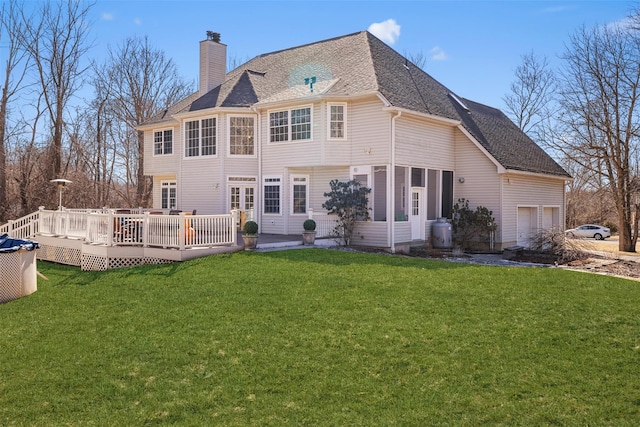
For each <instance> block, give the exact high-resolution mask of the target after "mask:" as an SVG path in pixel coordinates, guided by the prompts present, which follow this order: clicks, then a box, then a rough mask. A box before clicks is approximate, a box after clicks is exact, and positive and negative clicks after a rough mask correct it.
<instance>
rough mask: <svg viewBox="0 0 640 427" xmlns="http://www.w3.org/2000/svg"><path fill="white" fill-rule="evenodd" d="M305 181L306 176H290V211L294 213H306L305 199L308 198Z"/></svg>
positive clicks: (306, 180)
mask: <svg viewBox="0 0 640 427" xmlns="http://www.w3.org/2000/svg"><path fill="white" fill-rule="evenodd" d="M307 182H308V179H307V177H306V176H296V175H294V176H292V177H291V202H292V206H291V212H292V213H294V214H305V213H307V200H309V193H308V186H307Z"/></svg>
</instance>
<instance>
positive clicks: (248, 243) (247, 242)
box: [242, 235, 258, 251]
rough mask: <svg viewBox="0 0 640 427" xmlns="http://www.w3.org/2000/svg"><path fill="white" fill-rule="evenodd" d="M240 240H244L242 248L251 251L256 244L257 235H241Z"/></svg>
mask: <svg viewBox="0 0 640 427" xmlns="http://www.w3.org/2000/svg"><path fill="white" fill-rule="evenodd" d="M242 241H243V242H244V250H245V251H252V250H254V249H255V248H256V246H257V245H258V236H246V235H243V236H242Z"/></svg>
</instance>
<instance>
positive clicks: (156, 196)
mask: <svg viewBox="0 0 640 427" xmlns="http://www.w3.org/2000/svg"><path fill="white" fill-rule="evenodd" d="M162 181H176V176H175V175H171V174H164V175H154V176H153V190H152V192H151V193H152V196H153V204H152V206H153V209H162V186H161V185H160V183H161V182H162ZM178 197H180V194H179V193H178Z"/></svg>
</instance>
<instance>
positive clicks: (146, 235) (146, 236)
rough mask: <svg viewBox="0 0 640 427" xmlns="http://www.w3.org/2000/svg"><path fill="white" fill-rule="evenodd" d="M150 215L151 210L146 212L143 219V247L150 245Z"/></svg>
mask: <svg viewBox="0 0 640 427" xmlns="http://www.w3.org/2000/svg"><path fill="white" fill-rule="evenodd" d="M149 215H150V212H149V211H147V212H144V220H143V221H142V247H144V248H146V247H149Z"/></svg>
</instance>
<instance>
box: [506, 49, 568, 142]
mask: <svg viewBox="0 0 640 427" xmlns="http://www.w3.org/2000/svg"><path fill="white" fill-rule="evenodd" d="M510 89H511V92H510V93H509V94H507V95H506V96H504V97H503V98H502V100H503V101H504V103H505V105H506V106H507V108H506V111H507V114H509V116H510V117H511V118H512V120H513V121H514V122H515V123H516V125H517V126H518V127H519V128H520V129H521V130H522V131H523V132H525V133H526V134H528V135H529V136H530V137H531V138H533V139H534V140H535V141H536V142H538V143H539V144H541V145H545V140H546V139H547V137H548V135H549V134H550V132H549V126H550V124H551V120H550V119H551V118H552V117H553V116H554V114H555V112H556V107H555V106H556V105H557V104H556V102H555V100H554V93H555V90H556V82H555V74H554V72H553V70H551V68H550V66H549V61H548V60H547V58H546V57H541V56H537V55H536V54H535V53H534V52H530V53H528V54H525V55H523V56H522V63H521V64H520V65H519V66H518V67H517V68H516V70H515V80H514V81H513V82H512V83H511V87H510Z"/></svg>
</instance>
